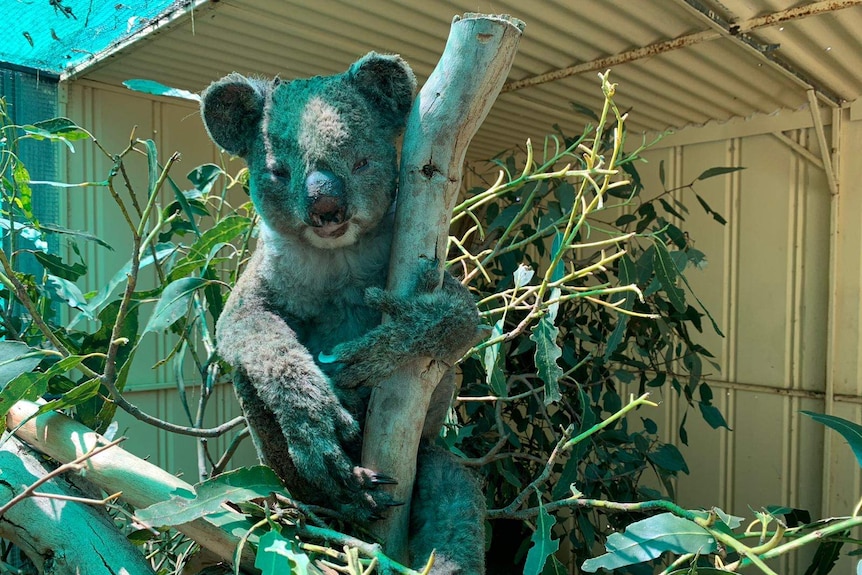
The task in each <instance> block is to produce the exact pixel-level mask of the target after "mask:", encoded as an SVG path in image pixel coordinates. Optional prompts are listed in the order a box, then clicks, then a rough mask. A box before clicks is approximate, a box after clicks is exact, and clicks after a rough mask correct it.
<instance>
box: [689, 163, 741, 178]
mask: <svg viewBox="0 0 862 575" xmlns="http://www.w3.org/2000/svg"><path fill="white" fill-rule="evenodd" d="M744 169H745V168H744V167H742V166H727V167H721V166H719V167H714V168H709V169H708V170H704V171H703V173H701V174H700V175H699V176H698V177H697V178H695V181H697V180H706V179H707V178H714V177H715V176H721V175H724V174H730V173H733V172H738V171H739V170H744Z"/></svg>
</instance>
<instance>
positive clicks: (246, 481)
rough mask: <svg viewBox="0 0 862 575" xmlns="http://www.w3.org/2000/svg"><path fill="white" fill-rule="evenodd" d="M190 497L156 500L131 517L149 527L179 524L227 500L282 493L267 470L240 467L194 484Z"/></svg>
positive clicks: (216, 510)
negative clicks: (156, 501) (193, 490)
mask: <svg viewBox="0 0 862 575" xmlns="http://www.w3.org/2000/svg"><path fill="white" fill-rule="evenodd" d="M194 489H195V492H194V494H189V495H188V496H183V495H175V496H174V497H171V498H170V499H169V500H168V501H160V502H158V503H156V504H154V505H150V506H149V507H146V508H144V509H139V510H138V511H137V512H136V513H135V515H136V516H137V517H138V519H140V520H141V521H144V522H145V523H146V524H147V525H151V526H159V527H161V526H171V525H181V524H183V523H188V522H189V521H194V520H195V519H198V518H200V517H203V516H205V515H209V514H210V513H216V512H218V511H220V510H221V506H222V504H223V503H225V502H227V501H232V502H235V503H236V502H240V501H249V500H251V499H258V498H263V497H269V494H270V493H273V492H278V493H284V487H283V486H282V484H281V481H279V479H278V476H276V474H275V472H274V471H273V470H272V469H270V468H269V467H266V466H263V465H255V466H254V467H241V468H239V469H235V470H234V471H228V472H227V473H222V474H221V475H219V476H217V477H214V478H212V479H208V480H206V481H204V482H202V483H198V484H197V485H195V488H194Z"/></svg>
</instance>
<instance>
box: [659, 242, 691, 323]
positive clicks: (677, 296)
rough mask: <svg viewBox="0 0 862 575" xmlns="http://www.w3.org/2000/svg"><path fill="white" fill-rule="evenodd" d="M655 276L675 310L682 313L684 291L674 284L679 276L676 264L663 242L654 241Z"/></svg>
mask: <svg viewBox="0 0 862 575" xmlns="http://www.w3.org/2000/svg"><path fill="white" fill-rule="evenodd" d="M653 267H654V269H655V275H656V278H658V281H659V283H660V284H661V287H662V290H664V293H665V294H667V298H668V299H669V300H670V303H671V304H672V305H673V307H674V309H676V311H678V312H680V313H683V312H685V310H686V307H687V306H686V305H685V292H683V291H682V290H681V289H680V288H678V287H677V286H676V278H677V277H678V276H679V272H677V269H676V264H675V263H674V261H673V258H672V257H671V256H670V252H668V251H667V247H666V246H665V245H664V243H663V242H661V241H657V242H655V254H654V260H653Z"/></svg>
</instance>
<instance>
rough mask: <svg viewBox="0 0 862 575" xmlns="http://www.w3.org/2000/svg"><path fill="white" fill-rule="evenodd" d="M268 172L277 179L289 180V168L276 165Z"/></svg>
mask: <svg viewBox="0 0 862 575" xmlns="http://www.w3.org/2000/svg"><path fill="white" fill-rule="evenodd" d="M270 173H271V174H272V175H273V176H275V177H276V178H278V179H279V180H289V179H290V170H288V169H287V168H285V167H281V166H279V167H276V168H272V169H271V170H270Z"/></svg>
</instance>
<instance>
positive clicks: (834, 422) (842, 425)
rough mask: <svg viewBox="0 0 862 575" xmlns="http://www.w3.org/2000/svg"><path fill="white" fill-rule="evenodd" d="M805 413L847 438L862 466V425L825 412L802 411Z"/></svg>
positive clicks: (857, 460)
mask: <svg viewBox="0 0 862 575" xmlns="http://www.w3.org/2000/svg"><path fill="white" fill-rule="evenodd" d="M802 413H804V414H805V415H807V416H808V417H810V418H811V419H813V420H814V421H817V422H819V423H822V424H823V425H825V426H826V427H831V428H832V429H834V430H835V431H837V432H838V433H840V434H841V435H842V437H844V439H846V440H847V443H849V444H850V449H852V450H853V455H855V456H856V462H857V463H858V464H859V466H860V467H862V426H861V425H859V424H857V423H853V422H852V421H848V420H846V419H843V418H841V417H836V416H834V415H826V414H824V413H814V412H813V411H804V410H803V411H802Z"/></svg>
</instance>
